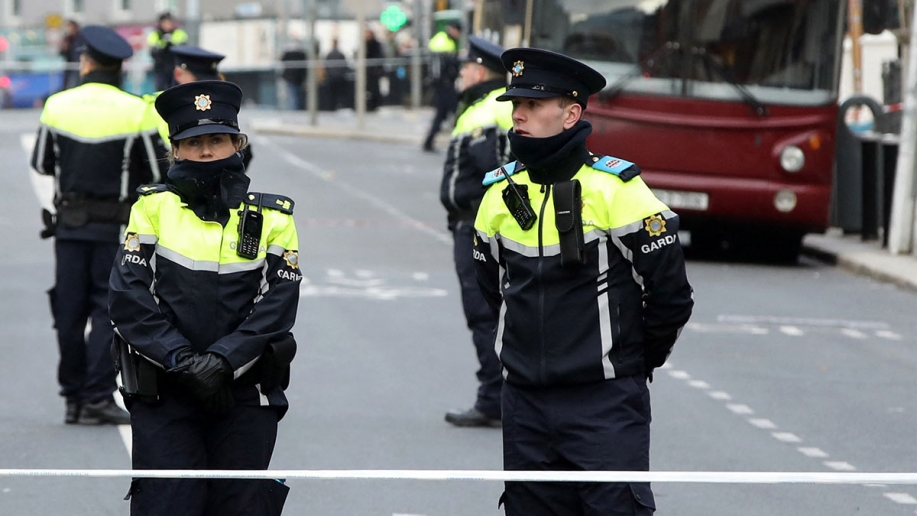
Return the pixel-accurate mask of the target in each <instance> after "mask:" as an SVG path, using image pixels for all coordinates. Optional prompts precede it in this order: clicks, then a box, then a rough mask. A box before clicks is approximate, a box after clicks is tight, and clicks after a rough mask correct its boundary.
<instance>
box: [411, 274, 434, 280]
mask: <svg viewBox="0 0 917 516" xmlns="http://www.w3.org/2000/svg"><path fill="white" fill-rule="evenodd" d="M411 278H413V279H414V280H416V281H429V280H430V275H429V274H427V273H426V272H415V273H413V274H411Z"/></svg>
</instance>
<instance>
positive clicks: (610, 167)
mask: <svg viewBox="0 0 917 516" xmlns="http://www.w3.org/2000/svg"><path fill="white" fill-rule="evenodd" d="M592 168H594V169H596V170H601V171H602V172H608V173H609V174H614V175H616V176H618V178H619V179H620V180H621V181H624V182H627V181H630V180H631V179H633V178H635V177H637V176H639V175H640V167H638V166H637V165H635V164H633V163H631V162H630V161H627V160H624V159H621V158H615V157H614V156H593V157H592Z"/></svg>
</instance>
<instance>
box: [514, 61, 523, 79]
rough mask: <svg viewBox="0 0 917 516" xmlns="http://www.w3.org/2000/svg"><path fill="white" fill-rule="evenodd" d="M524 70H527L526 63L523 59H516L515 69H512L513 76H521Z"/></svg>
mask: <svg viewBox="0 0 917 516" xmlns="http://www.w3.org/2000/svg"><path fill="white" fill-rule="evenodd" d="M524 70H525V63H523V62H522V61H516V62H515V63H513V69H512V72H513V77H520V76H521V75H522V72H523V71H524Z"/></svg>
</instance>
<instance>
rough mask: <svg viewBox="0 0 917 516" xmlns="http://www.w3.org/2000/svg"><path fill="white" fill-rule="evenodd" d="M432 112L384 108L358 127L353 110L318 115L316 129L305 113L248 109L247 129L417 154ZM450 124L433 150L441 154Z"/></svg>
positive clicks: (446, 142)
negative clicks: (411, 148) (394, 146)
mask: <svg viewBox="0 0 917 516" xmlns="http://www.w3.org/2000/svg"><path fill="white" fill-rule="evenodd" d="M433 114H434V111H433V108H430V107H422V108H419V109H407V108H402V107H399V106H383V107H380V108H379V109H377V110H376V111H373V112H367V113H366V115H365V116H364V119H363V126H362V127H360V126H359V124H358V120H357V114H356V112H354V111H353V110H352V109H340V110H338V111H335V112H329V111H319V112H318V116H317V120H316V125H311V119H310V116H309V113H308V112H307V111H268V110H258V109H249V110H247V111H246V116H247V117H248V118H249V120H250V122H249V127H251V128H252V129H253V130H254V131H253V132H258V133H264V134H285V135H292V136H312V137H318V138H339V139H351V140H364V141H375V142H388V143H403V144H408V145H416V146H417V148H418V150H419V149H420V147H421V146H422V145H423V140H424V138H426V136H427V131H428V130H429V129H430V123H431V122H432V121H433ZM450 126H451V125H450V121H449V120H447V121H446V122H445V123H443V126H442V129H443V130H442V131H440V133H439V134H438V135H437V137H436V140H435V147H436V149H437V150H440V151H443V150H445V149H446V146H447V145H448V142H449V133H448V130H447V128H448V127H450Z"/></svg>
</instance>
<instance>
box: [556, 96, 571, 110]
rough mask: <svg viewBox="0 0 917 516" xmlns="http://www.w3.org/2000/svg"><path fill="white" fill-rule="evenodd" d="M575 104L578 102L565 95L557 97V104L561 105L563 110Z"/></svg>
mask: <svg viewBox="0 0 917 516" xmlns="http://www.w3.org/2000/svg"><path fill="white" fill-rule="evenodd" d="M574 102H576V101H575V100H573V99H571V98H570V97H567V96H565V95H558V97H557V103H558V104H559V105H560V107H561V108H565V107H567V106H569V105H570V104H573V103H574Z"/></svg>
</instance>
